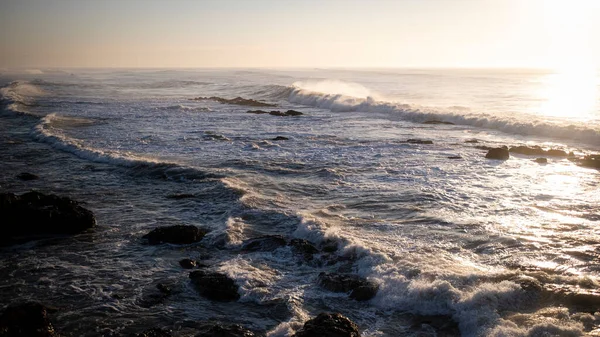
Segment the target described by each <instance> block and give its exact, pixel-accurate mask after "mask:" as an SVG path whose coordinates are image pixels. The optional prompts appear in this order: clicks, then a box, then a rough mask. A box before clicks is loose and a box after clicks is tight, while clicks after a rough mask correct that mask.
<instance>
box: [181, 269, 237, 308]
mask: <svg viewBox="0 0 600 337" xmlns="http://www.w3.org/2000/svg"><path fill="white" fill-rule="evenodd" d="M190 279H191V280H192V284H193V285H194V286H195V287H196V290H198V293H200V295H202V296H204V297H206V298H208V299H209V300H213V301H221V302H227V301H237V300H238V299H239V298H240V295H239V294H238V288H239V287H238V285H237V284H235V281H233V280H232V279H230V278H229V277H227V275H225V274H221V273H216V272H208V271H203V270H196V271H193V272H191V273H190Z"/></svg>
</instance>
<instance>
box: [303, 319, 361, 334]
mask: <svg viewBox="0 0 600 337" xmlns="http://www.w3.org/2000/svg"><path fill="white" fill-rule="evenodd" d="M323 336H327V337H360V333H359V332H358V326H357V325H356V324H355V323H354V322H352V321H351V320H349V319H348V318H347V317H345V316H343V315H342V314H337V313H335V314H328V313H320V314H319V316H317V317H315V318H313V319H311V320H309V321H307V322H306V323H304V327H302V329H300V331H298V332H296V334H294V335H293V336H292V337H323Z"/></svg>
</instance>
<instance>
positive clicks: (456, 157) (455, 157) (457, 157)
mask: <svg viewBox="0 0 600 337" xmlns="http://www.w3.org/2000/svg"><path fill="white" fill-rule="evenodd" d="M448 159H462V157H461V156H449V157H448Z"/></svg>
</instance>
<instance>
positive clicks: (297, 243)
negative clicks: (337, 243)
mask: <svg viewBox="0 0 600 337" xmlns="http://www.w3.org/2000/svg"><path fill="white" fill-rule="evenodd" d="M290 246H291V247H292V251H293V252H294V253H296V254H301V255H302V256H303V257H304V259H305V260H312V257H313V254H316V253H318V252H319V250H318V249H317V248H316V247H315V246H314V245H313V244H312V243H310V242H308V241H307V240H304V239H292V241H290Z"/></svg>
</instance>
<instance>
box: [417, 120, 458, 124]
mask: <svg viewBox="0 0 600 337" xmlns="http://www.w3.org/2000/svg"><path fill="white" fill-rule="evenodd" d="M423 124H444V125H454V123H452V122H444V121H438V120H431V121H425V122H423Z"/></svg>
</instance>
